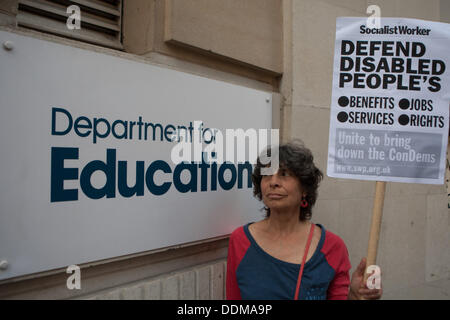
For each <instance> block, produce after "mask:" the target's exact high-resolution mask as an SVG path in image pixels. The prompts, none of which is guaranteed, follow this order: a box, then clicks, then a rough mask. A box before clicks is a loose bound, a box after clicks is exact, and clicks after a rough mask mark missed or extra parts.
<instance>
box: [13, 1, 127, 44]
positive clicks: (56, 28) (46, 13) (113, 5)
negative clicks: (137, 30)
mask: <svg viewBox="0 0 450 320" xmlns="http://www.w3.org/2000/svg"><path fill="white" fill-rule="evenodd" d="M71 5H77V6H78V7H79V8H80V11H81V28H80V29H79V30H77V29H74V30H70V29H69V28H67V25H66V22H67V19H68V17H69V14H68V13H67V12H66V10H67V7H69V6H71ZM17 23H18V25H19V26H22V27H26V28H30V29H35V30H39V31H43V32H47V33H52V34H57V35H61V36H65V37H68V38H74V39H78V40H81V41H85V42H90V43H94V44H98V45H101V46H105V47H110V48H114V49H123V47H122V43H121V36H122V34H121V23H122V0H72V1H69V0H19V12H18V15H17Z"/></svg>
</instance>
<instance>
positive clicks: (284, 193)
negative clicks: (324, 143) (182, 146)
mask: <svg viewBox="0 0 450 320" xmlns="http://www.w3.org/2000/svg"><path fill="white" fill-rule="evenodd" d="M269 153H270V150H269ZM278 153H279V164H280V165H279V169H278V171H277V172H276V173H274V174H272V175H261V168H262V167H263V165H262V164H261V162H260V159H258V162H257V165H256V167H255V169H254V172H253V175H252V181H253V188H254V189H253V193H254V195H255V196H256V197H257V198H259V199H260V200H262V201H263V203H264V204H265V208H264V209H265V210H266V217H265V219H264V220H262V221H259V222H256V223H249V224H247V225H245V226H242V227H240V228H238V229H236V230H235V231H234V232H233V233H232V234H231V237H230V243H229V248H228V261H227V262H228V264H227V282H226V289H227V299H296V298H298V299H308V300H318V299H362V298H364V299H379V298H380V297H381V293H382V291H381V289H380V290H377V289H372V290H370V289H368V288H367V287H366V286H365V285H363V275H364V270H365V259H362V260H361V263H360V264H359V266H358V267H357V269H356V271H355V272H354V273H353V275H352V280H351V281H350V277H349V270H350V267H351V266H350V261H349V258H348V252H347V248H346V246H345V244H344V242H343V241H342V239H341V238H339V237H338V236H336V235H335V234H333V233H331V232H330V231H327V230H325V228H324V227H323V226H322V225H319V224H318V225H315V224H312V223H311V222H310V219H311V215H312V211H311V209H312V207H313V206H314V204H315V202H316V198H317V188H318V186H319V182H320V181H321V180H322V177H323V175H322V172H321V171H320V170H319V169H318V168H317V167H316V166H315V165H314V163H313V156H312V154H311V152H310V150H308V149H307V148H305V147H304V146H303V144H301V143H289V144H285V145H282V146H280V147H279V149H278ZM269 156H270V154H269ZM305 252H306V254H305ZM302 261H304V262H303V263H302ZM349 287H350V288H349Z"/></svg>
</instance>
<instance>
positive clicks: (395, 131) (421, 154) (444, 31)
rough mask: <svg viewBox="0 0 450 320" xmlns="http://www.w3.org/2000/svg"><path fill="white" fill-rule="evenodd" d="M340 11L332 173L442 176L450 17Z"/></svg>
mask: <svg viewBox="0 0 450 320" xmlns="http://www.w3.org/2000/svg"><path fill="white" fill-rule="evenodd" d="M366 21H367V19H366V18H338V19H337V22H336V42H335V52H334V69H333V92H332V101H331V117H330V136H329V150H328V167H327V174H328V175H329V176H331V177H336V178H347V179H361V180H376V181H397V182H411V183H427V184H442V183H444V175H445V160H446V149H447V139H448V132H449V104H450V55H449V48H450V25H449V24H444V23H437V22H429V21H423V20H416V19H401V18H382V19H381V25H380V27H379V28H373V27H368V26H367V25H366Z"/></svg>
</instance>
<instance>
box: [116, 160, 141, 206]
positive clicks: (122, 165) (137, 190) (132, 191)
mask: <svg viewBox="0 0 450 320" xmlns="http://www.w3.org/2000/svg"><path fill="white" fill-rule="evenodd" d="M117 180H118V182H117V184H118V187H119V193H120V194H121V195H122V196H123V197H125V198H129V197H132V196H134V195H137V196H143V195H144V161H137V162H136V183H135V185H134V186H133V187H128V185H127V162H126V161H119V175H118V179H117Z"/></svg>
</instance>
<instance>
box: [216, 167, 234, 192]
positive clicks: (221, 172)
mask: <svg viewBox="0 0 450 320" xmlns="http://www.w3.org/2000/svg"><path fill="white" fill-rule="evenodd" d="M227 169H228V170H230V171H231V179H230V181H228V182H226V181H225V177H224V174H225V170H227ZM235 183H236V167H235V166H234V164H232V163H223V164H222V165H221V166H220V168H219V184H220V186H221V187H222V189H224V190H230V189H231V188H233V187H234V184H235Z"/></svg>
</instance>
